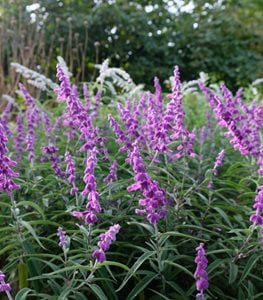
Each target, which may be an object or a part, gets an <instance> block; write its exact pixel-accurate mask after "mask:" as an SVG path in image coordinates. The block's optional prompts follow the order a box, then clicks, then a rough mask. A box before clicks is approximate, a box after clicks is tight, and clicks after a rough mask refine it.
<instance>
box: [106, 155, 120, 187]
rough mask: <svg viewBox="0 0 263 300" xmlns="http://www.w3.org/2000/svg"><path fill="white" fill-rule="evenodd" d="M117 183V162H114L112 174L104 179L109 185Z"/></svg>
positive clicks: (111, 168) (111, 167) (111, 169)
mask: <svg viewBox="0 0 263 300" xmlns="http://www.w3.org/2000/svg"><path fill="white" fill-rule="evenodd" d="M114 181H117V162H116V160H114V161H113V162H112V164H111V166H110V172H109V174H108V176H107V177H106V178H105V179H104V182H106V183H107V184H112V182H114Z"/></svg>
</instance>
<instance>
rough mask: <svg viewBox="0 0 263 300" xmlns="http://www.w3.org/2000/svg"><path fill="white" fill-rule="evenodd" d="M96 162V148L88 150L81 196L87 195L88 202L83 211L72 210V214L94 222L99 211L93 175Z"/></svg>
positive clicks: (91, 222) (87, 221)
mask: <svg viewBox="0 0 263 300" xmlns="http://www.w3.org/2000/svg"><path fill="white" fill-rule="evenodd" d="M96 163H97V158H96V149H93V150H92V151H90V155H89V157H88V158H87V161H86V169H85V175H84V178H83V180H84V182H85V183H86V185H85V188H84V190H83V191H82V195H83V196H87V198H88V202H87V205H86V210H85V211H84V212H80V211H74V212H72V213H71V215H72V216H74V217H78V218H82V219H84V222H85V223H88V224H94V223H96V222H97V221H98V218H97V214H98V213H99V212H100V211H101V206H100V203H99V193H98V192H97V190H96V177H95V175H94V171H95V165H96Z"/></svg>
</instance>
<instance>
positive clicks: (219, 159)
mask: <svg viewBox="0 0 263 300" xmlns="http://www.w3.org/2000/svg"><path fill="white" fill-rule="evenodd" d="M224 155H225V150H224V149H223V150H221V151H220V152H219V153H218V155H217V157H216V161H215V164H214V168H213V172H214V175H215V176H217V175H218V170H217V169H218V167H220V166H221V165H222V162H223V158H224Z"/></svg>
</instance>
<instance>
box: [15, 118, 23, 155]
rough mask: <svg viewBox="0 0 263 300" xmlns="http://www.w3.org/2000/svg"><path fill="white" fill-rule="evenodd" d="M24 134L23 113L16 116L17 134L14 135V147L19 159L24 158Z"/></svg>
mask: <svg viewBox="0 0 263 300" xmlns="http://www.w3.org/2000/svg"><path fill="white" fill-rule="evenodd" d="M24 138H25V136H24V126H23V116H22V114H21V113H19V114H18V115H17V118H16V135H15V137H14V149H15V151H16V152H17V154H16V159H17V161H21V160H22V152H23V146H24V142H25V139H24Z"/></svg>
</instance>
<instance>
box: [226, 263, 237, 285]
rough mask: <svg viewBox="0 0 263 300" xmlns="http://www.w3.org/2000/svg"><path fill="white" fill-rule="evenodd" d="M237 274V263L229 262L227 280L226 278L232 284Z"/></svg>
mask: <svg viewBox="0 0 263 300" xmlns="http://www.w3.org/2000/svg"><path fill="white" fill-rule="evenodd" d="M237 274H238V265H236V264H235V263H232V262H230V263H229V280H228V282H229V284H232V283H233V282H235V280H236V278H237Z"/></svg>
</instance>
